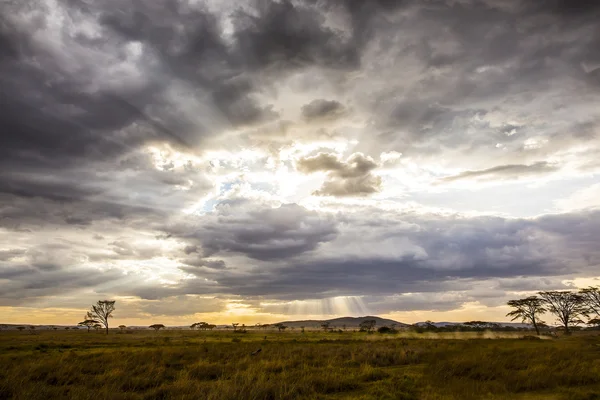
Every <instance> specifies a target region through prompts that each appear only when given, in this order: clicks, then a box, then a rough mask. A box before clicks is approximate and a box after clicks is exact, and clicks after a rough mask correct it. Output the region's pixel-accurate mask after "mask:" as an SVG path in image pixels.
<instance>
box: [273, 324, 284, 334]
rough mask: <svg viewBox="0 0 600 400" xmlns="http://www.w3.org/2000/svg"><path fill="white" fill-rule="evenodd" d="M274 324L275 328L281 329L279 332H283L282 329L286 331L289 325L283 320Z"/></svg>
mask: <svg viewBox="0 0 600 400" xmlns="http://www.w3.org/2000/svg"><path fill="white" fill-rule="evenodd" d="M273 326H274V327H275V328H277V329H278V330H279V332H281V331H285V330H286V328H287V326H285V325H284V324H282V323H281V322H279V323H277V324H275V325H273Z"/></svg>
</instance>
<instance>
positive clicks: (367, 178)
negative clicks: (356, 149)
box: [297, 153, 381, 196]
mask: <svg viewBox="0 0 600 400" xmlns="http://www.w3.org/2000/svg"><path fill="white" fill-rule="evenodd" d="M377 166H378V165H377V163H376V162H375V161H373V159H372V158H370V157H365V155H363V154H361V153H356V154H353V155H351V156H350V157H348V159H347V160H346V161H340V160H339V159H338V158H337V156H335V155H334V154H328V153H319V154H318V155H316V156H313V157H304V158H300V159H299V160H298V162H297V168H298V170H299V171H300V172H303V173H307V174H309V173H312V172H318V171H325V172H327V178H326V180H325V182H324V183H323V186H322V187H321V189H319V190H317V191H316V192H315V194H316V195H319V196H362V195H368V194H372V193H375V192H378V191H379V190H380V188H381V178H380V177H379V176H376V175H373V174H372V171H373V170H374V169H375V168H377Z"/></svg>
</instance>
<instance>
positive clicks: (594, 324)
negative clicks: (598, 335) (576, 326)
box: [587, 318, 600, 328]
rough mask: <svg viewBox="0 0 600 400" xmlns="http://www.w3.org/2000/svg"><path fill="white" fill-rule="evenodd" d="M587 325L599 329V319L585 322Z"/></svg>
mask: <svg viewBox="0 0 600 400" xmlns="http://www.w3.org/2000/svg"><path fill="white" fill-rule="evenodd" d="M587 324H588V325H591V326H595V327H597V328H600V318H593V319H590V320H589V321H588V322H587Z"/></svg>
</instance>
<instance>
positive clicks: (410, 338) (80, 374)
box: [0, 328, 600, 400]
mask: <svg viewBox="0 0 600 400" xmlns="http://www.w3.org/2000/svg"><path fill="white" fill-rule="evenodd" d="M238 329H239V328H238ZM130 332H131V334H129V335H122V334H119V333H123V332H122V330H121V329H114V330H111V331H110V332H109V335H105V330H101V331H98V332H90V333H89V334H88V333H87V332H86V330H85V329H82V330H69V331H65V330H58V331H55V330H45V331H42V330H38V331H37V332H36V333H35V334H34V335H30V334H27V333H25V332H19V331H16V330H12V331H3V332H0V362H1V363H2V365H3V366H4V367H3V368H2V369H1V370H0V399H15V400H21V399H23V400H25V399H27V400H36V399H56V398H60V399H78V400H80V399H116V400H118V399H132V400H133V399H140V400H142V399H145V400H150V399H212V400H217V399H218V400H222V399H223V400H224V399H231V400H233V399H235V400H238V399H240V400H243V399H363V400H366V399H406V400H408V399H424V400H433V399H436V400H443V399H481V398H486V399H528V400H531V399H575V400H577V399H581V400H583V399H596V398H598V397H597V393H600V337H599V336H598V335H597V333H596V332H594V331H589V332H576V333H574V334H573V335H571V336H560V337H558V338H549V337H546V339H544V340H541V339H540V338H539V337H538V336H527V335H526V332H525V333H523V332H498V333H492V332H489V331H480V332H443V333H433V332H424V333H421V334H419V333H416V332H398V331H396V332H395V333H391V334H390V331H386V332H383V333H377V332H376V333H371V334H369V333H367V332H353V331H348V332H344V331H342V333H340V332H339V331H335V332H333V331H322V330H314V331H306V332H305V333H302V332H301V331H295V332H293V331H289V330H286V331H281V332H280V331H278V330H276V329H275V330H269V331H264V330H259V329H256V330H248V332H247V333H246V334H245V335H239V334H237V333H234V332H233V331H232V330H230V331H224V330H214V331H211V330H205V331H198V330H163V331H162V332H160V334H159V335H156V334H155V333H154V332H153V331H151V330H132V331H130ZM236 332H237V329H236ZM492 337H493V338H495V339H493V340H490V339H486V338H492ZM542 337H543V336H542ZM430 339H436V340H430ZM460 339H466V340H460ZM594 396H596V397H594Z"/></svg>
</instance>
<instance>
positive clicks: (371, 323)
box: [358, 319, 377, 333]
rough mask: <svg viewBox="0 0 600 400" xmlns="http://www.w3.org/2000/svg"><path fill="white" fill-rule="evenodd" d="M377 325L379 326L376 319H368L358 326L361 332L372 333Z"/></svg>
mask: <svg viewBox="0 0 600 400" xmlns="http://www.w3.org/2000/svg"><path fill="white" fill-rule="evenodd" d="M376 324H377V321H375V320H374V319H366V320H364V321H363V322H361V323H360V324H358V327H359V328H360V329H361V330H365V331H367V333H371V331H372V330H373V328H375V325H376Z"/></svg>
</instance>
